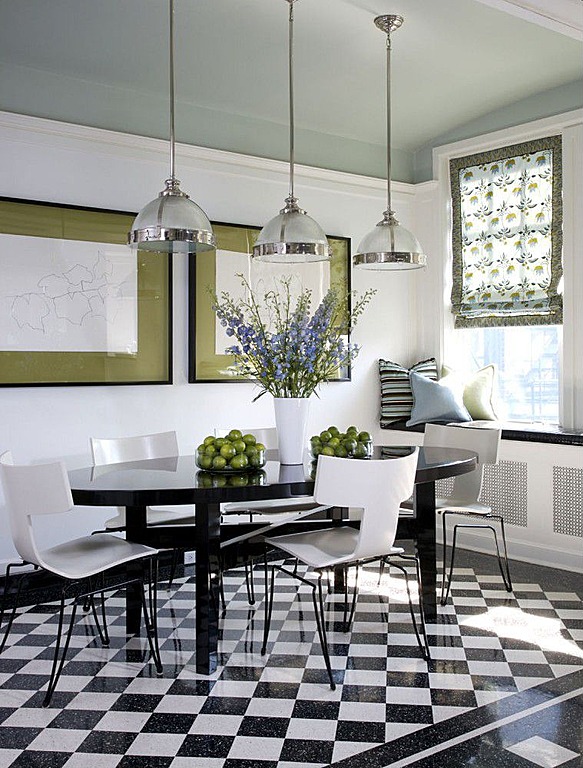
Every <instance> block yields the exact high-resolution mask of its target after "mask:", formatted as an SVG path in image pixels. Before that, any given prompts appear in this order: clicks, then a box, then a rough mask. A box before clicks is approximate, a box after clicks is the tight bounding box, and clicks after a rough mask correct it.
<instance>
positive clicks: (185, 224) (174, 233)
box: [129, 179, 215, 253]
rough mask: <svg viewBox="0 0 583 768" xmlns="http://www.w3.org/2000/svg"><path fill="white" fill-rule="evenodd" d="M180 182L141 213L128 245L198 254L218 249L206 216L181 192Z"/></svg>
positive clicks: (170, 184) (174, 181)
mask: <svg viewBox="0 0 583 768" xmlns="http://www.w3.org/2000/svg"><path fill="white" fill-rule="evenodd" d="M179 184H180V182H179V181H178V180H177V179H167V180H166V188H165V189H164V190H163V191H162V192H160V194H159V195H158V197H157V198H155V199H154V200H152V201H151V202H149V203H148V204H147V205H145V206H144V207H143V208H142V210H141V211H140V212H139V213H138V215H137V216H136V218H135V219H134V223H133V224H132V231H131V232H130V234H129V244H130V245H131V246H133V247H135V248H139V249H140V250H142V251H162V252H168V253H197V252H200V251H209V250H211V249H212V248H214V247H215V237H214V235H213V231H212V228H211V224H210V221H209V220H208V218H207V216H206V214H205V212H204V211H203V210H202V208H201V207H200V206H198V205H197V204H196V203H195V202H194V201H193V200H191V199H190V197H189V196H188V195H186V194H185V193H184V192H182V191H181V189H180V186H179Z"/></svg>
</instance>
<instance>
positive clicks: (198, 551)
mask: <svg viewBox="0 0 583 768" xmlns="http://www.w3.org/2000/svg"><path fill="white" fill-rule="evenodd" d="M411 450H412V448H410V447H393V446H391V447H389V446H386V447H383V446H375V448H374V452H373V458H383V459H391V458H395V457H397V456H402V455H404V454H405V453H407V452H409V451H411ZM269 457H270V452H269V451H268V452H267V458H268V461H267V463H266V465H265V467H264V468H263V469H262V470H261V471H259V472H255V473H253V474H251V475H249V476H245V475H243V476H241V475H234V476H232V477H231V476H228V475H210V474H209V473H208V472H201V471H200V470H198V468H197V467H196V464H195V459H194V456H177V457H170V458H164V459H148V460H144V461H135V462H128V463H124V464H107V465H103V466H99V467H86V468H83V469H76V470H72V471H70V472H69V480H70V483H71V490H72V493H73V500H74V502H75V504H77V505H88V506H118V507H125V510H126V531H125V535H126V538H127V539H128V540H130V541H136V542H140V543H144V544H149V545H150V546H154V547H180V548H184V549H186V550H188V549H192V550H194V552H195V584H196V600H195V627H196V633H195V642H196V671H197V672H198V673H199V674H203V675H208V674H211V673H212V672H213V671H214V670H215V669H216V666H217V635H218V610H217V605H218V596H217V595H218V583H219V563H220V543H221V525H220V523H221V511H220V505H221V504H223V503H224V502H233V501H239V502H240V501H243V502H244V501H249V502H254V501H258V500H264V499H280V498H293V497H295V496H303V495H310V494H312V493H313V491H314V469H313V467H312V466H311V465H310V464H309V463H306V464H305V465H297V466H296V465H294V466H285V465H280V464H279V462H277V461H270V460H269ZM476 460H477V459H476V454H475V453H472V452H471V451H466V450H461V449H454V448H434V447H432V448H421V449H420V451H419V460H418V465H417V472H416V475H415V490H414V501H413V509H414V525H413V529H414V530H413V535H414V537H415V540H416V547H417V552H418V555H419V559H420V566H421V594H420V600H421V601H422V603H423V607H424V610H425V616H426V619H427V620H428V621H432V620H434V619H435V617H436V615H437V600H436V581H437V563H436V539H435V528H436V526H435V482H436V481H437V480H440V479H443V478H448V477H453V476H455V475H461V474H464V473H466V472H471V471H472V470H473V469H475V468H476ZM354 461H357V459H354ZM163 505H172V506H176V505H194V509H195V525H194V526H192V525H190V526H189V525H172V526H167V525H158V526H148V524H147V507H150V506H163ZM140 622H141V604H140V599H139V593H136V592H135V591H134V590H132V589H128V590H127V592H126V627H127V629H128V631H129V632H132V633H135V632H138V631H139V627H140Z"/></svg>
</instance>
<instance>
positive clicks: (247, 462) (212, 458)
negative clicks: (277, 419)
mask: <svg viewBox="0 0 583 768" xmlns="http://www.w3.org/2000/svg"><path fill="white" fill-rule="evenodd" d="M195 462H196V466H197V467H198V468H199V469H203V470H205V471H206V472H217V473H224V474H241V473H244V472H256V471H257V470H258V469H261V467H263V466H265V446H264V445H263V443H258V442H257V439H256V437H255V435H253V434H251V433H248V434H245V435H244V434H243V433H242V432H241V430H240V429H232V430H231V431H230V432H229V433H228V434H227V435H225V436H224V437H215V436H214V435H208V436H207V437H205V438H204V440H203V441H202V443H201V444H200V445H199V446H198V448H197V449H196V456H195Z"/></svg>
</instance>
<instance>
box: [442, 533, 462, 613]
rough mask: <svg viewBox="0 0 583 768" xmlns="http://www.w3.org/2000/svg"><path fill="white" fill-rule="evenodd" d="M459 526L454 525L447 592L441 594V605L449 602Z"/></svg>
mask: <svg viewBox="0 0 583 768" xmlns="http://www.w3.org/2000/svg"><path fill="white" fill-rule="evenodd" d="M459 527H460V526H459V525H454V527H453V538H452V542H451V555H450V561H449V572H448V574H447V582H446V589H445V594H443V592H442V594H441V600H440V603H441V605H445V604H446V603H447V598H448V597H449V591H450V589H451V579H452V576H453V567H454V563H455V548H456V545H457V530H458V528H459ZM444 573H445V571H444Z"/></svg>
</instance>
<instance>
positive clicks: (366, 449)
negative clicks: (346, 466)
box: [310, 426, 372, 459]
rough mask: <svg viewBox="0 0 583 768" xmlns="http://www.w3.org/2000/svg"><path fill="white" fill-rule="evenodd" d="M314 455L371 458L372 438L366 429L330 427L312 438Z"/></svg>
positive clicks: (311, 443)
mask: <svg viewBox="0 0 583 768" xmlns="http://www.w3.org/2000/svg"><path fill="white" fill-rule="evenodd" d="M310 450H311V453H312V457H313V458H314V459H317V458H318V456H319V455H320V454H323V455H324V456H337V457H338V458H341V459H370V458H371V456H372V438H371V436H370V434H369V433H368V432H366V431H359V430H358V429H357V428H356V427H354V426H350V427H347V428H346V429H345V430H344V431H343V432H341V431H340V430H339V429H338V427H334V426H332V427H328V429H324V430H322V432H320V434H319V435H313V436H312V437H311V438H310Z"/></svg>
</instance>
